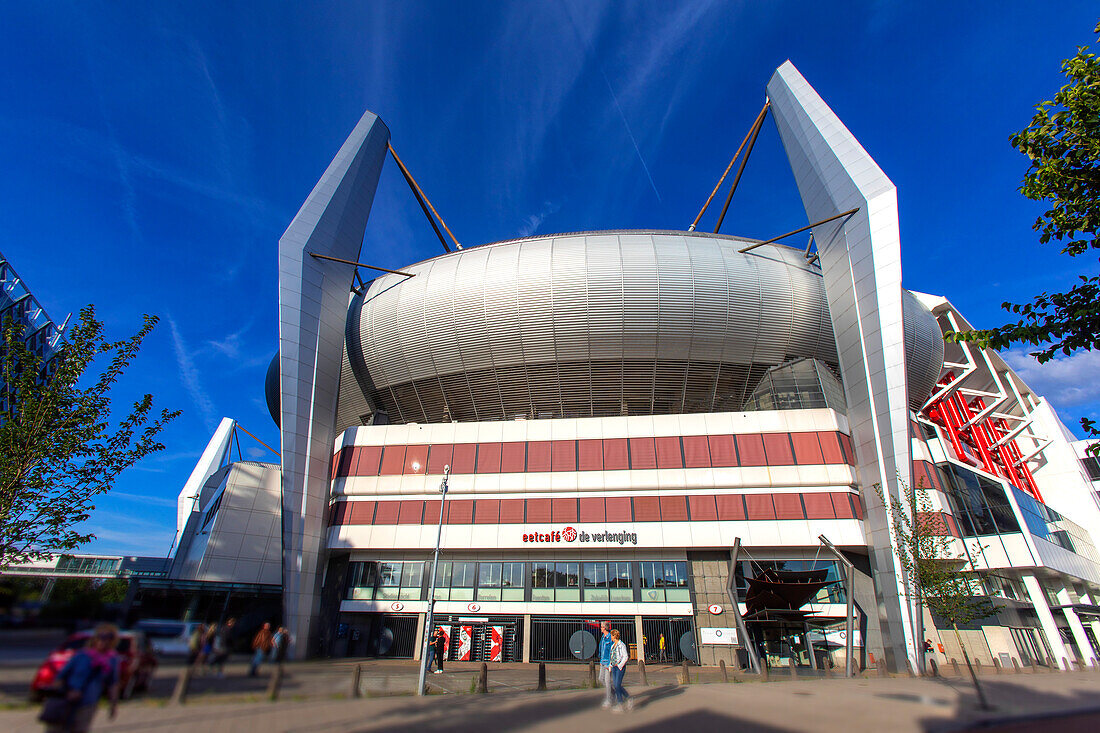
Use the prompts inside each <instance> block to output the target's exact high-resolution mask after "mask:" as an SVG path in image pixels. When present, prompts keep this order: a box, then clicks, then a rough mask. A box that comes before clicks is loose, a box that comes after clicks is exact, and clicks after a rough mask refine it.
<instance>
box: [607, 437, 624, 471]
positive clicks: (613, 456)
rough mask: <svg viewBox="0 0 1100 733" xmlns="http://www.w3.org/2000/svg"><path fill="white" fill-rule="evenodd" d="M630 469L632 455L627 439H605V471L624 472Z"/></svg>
mask: <svg viewBox="0 0 1100 733" xmlns="http://www.w3.org/2000/svg"><path fill="white" fill-rule="evenodd" d="M627 468H630V453H629V449H628V447H627V440H626V438H605V439H604V441H603V470H605V471H622V470H624V469H627Z"/></svg>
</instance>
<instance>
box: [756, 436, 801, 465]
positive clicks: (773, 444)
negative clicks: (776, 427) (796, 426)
mask: <svg viewBox="0 0 1100 733" xmlns="http://www.w3.org/2000/svg"><path fill="white" fill-rule="evenodd" d="M761 437H762V438H763V439H764V452H765V453H766V454H767V456H768V465H769V466H793V465H794V453H793V452H792V451H791V435H790V433H764V434H763V435H762V436H761Z"/></svg>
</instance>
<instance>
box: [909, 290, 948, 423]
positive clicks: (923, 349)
mask: <svg viewBox="0 0 1100 733" xmlns="http://www.w3.org/2000/svg"><path fill="white" fill-rule="evenodd" d="M901 317H902V323H903V324H904V328H905V369H906V375H905V378H906V381H907V382H908V384H909V407H911V408H912V409H914V410H919V409H920V408H921V406H922V405H923V404H924V403H925V401H926V400H927V399H928V398H929V397H931V396H932V390H933V389H935V388H936V382H937V381H939V378H940V372H941V371H942V369H943V332H942V331H940V324H939V322H938V321H937V320H936V317H935V316H934V315H932V312H931V311H930V310H928V309H927V308H925V307H924V304H923V303H921V302H920V300H918V299H917V296H915V295H913V294H912V293H910V292H909V291H908V290H902V291H901Z"/></svg>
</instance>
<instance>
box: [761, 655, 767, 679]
mask: <svg viewBox="0 0 1100 733" xmlns="http://www.w3.org/2000/svg"><path fill="white" fill-rule="evenodd" d="M768 675H769V670H768V665H767V663H766V662H765V661H764V660H763V659H761V660H760V680H761V681H762V682H767V681H768Z"/></svg>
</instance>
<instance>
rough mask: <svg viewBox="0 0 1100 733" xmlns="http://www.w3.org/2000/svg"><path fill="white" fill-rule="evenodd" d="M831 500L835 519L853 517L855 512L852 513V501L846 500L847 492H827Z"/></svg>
mask: <svg viewBox="0 0 1100 733" xmlns="http://www.w3.org/2000/svg"><path fill="white" fill-rule="evenodd" d="M829 496H830V498H832V500H833V511H835V512H836V518H837V519H853V518H855V514H853V513H852V502H850V501H849V500H848V493H847V492H844V493H841V494H829Z"/></svg>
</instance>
